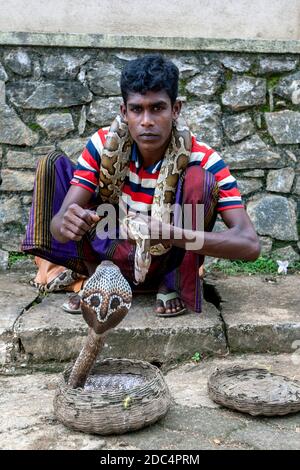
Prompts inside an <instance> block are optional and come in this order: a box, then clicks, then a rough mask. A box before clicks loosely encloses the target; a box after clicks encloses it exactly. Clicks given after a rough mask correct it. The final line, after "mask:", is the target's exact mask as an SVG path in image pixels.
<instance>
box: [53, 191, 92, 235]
mask: <svg viewBox="0 0 300 470" xmlns="http://www.w3.org/2000/svg"><path fill="white" fill-rule="evenodd" d="M91 197H92V193H91V192H90V191H88V190H87V189H84V188H82V187H81V186H75V185H72V186H71V187H70V189H69V191H68V192H67V194H66V197H65V199H64V201H63V203H62V206H61V208H60V210H59V212H58V213H57V214H56V215H55V216H54V217H53V219H52V221H51V225H50V230H51V233H52V235H53V237H54V238H55V239H56V240H57V241H59V242H61V243H66V242H68V241H70V240H73V241H79V240H81V239H82V237H83V235H84V234H85V233H86V232H87V231H88V230H89V229H90V228H91V227H92V226H93V225H94V224H95V223H96V222H98V221H99V220H100V217H99V216H98V215H97V214H96V213H95V212H93V211H91V210H89V209H85V207H86V206H87V204H88V203H89V202H90V200H91Z"/></svg>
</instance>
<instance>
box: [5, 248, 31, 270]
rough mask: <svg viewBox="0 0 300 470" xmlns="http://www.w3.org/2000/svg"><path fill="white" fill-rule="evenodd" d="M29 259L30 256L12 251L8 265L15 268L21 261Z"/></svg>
mask: <svg viewBox="0 0 300 470" xmlns="http://www.w3.org/2000/svg"><path fill="white" fill-rule="evenodd" d="M26 258H28V255H26V254H25V253H19V252H18V251H11V252H10V253H9V256H8V265H9V267H11V266H13V265H14V264H15V263H17V262H18V261H20V260H23V259H26Z"/></svg>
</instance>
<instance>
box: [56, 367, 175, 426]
mask: <svg viewBox="0 0 300 470" xmlns="http://www.w3.org/2000/svg"><path fill="white" fill-rule="evenodd" d="M71 370H72V366H68V367H67V369H66V370H65V371H64V373H63V377H62V379H61V381H60V383H59V385H58V388H57V390H56V394H55V397H54V412H55V416H56V418H57V419H58V420H59V421H61V422H62V423H63V424H64V425H65V426H67V427H69V428H72V429H76V430H78V431H83V432H87V433H91V434H101V435H107V434H122V433H125V432H129V431H134V430H137V429H140V428H143V427H145V426H148V425H150V424H152V423H154V422H155V421H157V420H158V419H160V418H162V417H163V416H164V415H165V414H166V413H167V411H168V409H169V407H170V404H171V395H170V392H169V389H168V387H167V384H166V382H165V380H164V378H163V375H162V374H161V372H160V370H159V369H158V368H157V367H155V366H153V365H151V364H149V363H148V362H144V361H137V360H130V359H104V360H101V361H98V362H96V363H95V365H94V368H93V371H92V372H91V374H90V376H89V377H88V380H87V382H86V384H85V387H84V388H76V389H73V388H71V387H69V386H68V385H67V383H68V378H69V375H70V373H71ZM89 383H90V384H92V385H90V386H89ZM93 383H94V385H93ZM95 384H97V385H95ZM99 384H100V385H99ZM97 387H98V389H97Z"/></svg>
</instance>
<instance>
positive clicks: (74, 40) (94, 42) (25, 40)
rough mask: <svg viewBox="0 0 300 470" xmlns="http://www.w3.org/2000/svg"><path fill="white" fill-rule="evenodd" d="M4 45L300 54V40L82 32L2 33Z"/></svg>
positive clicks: (0, 39) (0, 40)
mask: <svg viewBox="0 0 300 470" xmlns="http://www.w3.org/2000/svg"><path fill="white" fill-rule="evenodd" d="M0 45H2V46H41V47H45V46H47V47H49V46H53V47H83V48H87V47H89V48H92V47H95V48H103V49H138V50H139V49H144V50H149V49H150V50H165V51H168V50H171V51H172V50H173V51H174V50H176V51H216V52H222V51H227V52H264V53H279V54H285V53H292V54H299V53H300V41H298V40H290V41H288V40H269V39H263V40H261V39H259V40H258V39H208V38H198V37H192V38H187V37H155V36H117V35H109V34H79V33H27V32H0Z"/></svg>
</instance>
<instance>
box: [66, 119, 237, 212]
mask: <svg viewBox="0 0 300 470" xmlns="http://www.w3.org/2000/svg"><path fill="white" fill-rule="evenodd" d="M108 131H109V128H103V129H99V130H98V131H97V132H95V133H94V134H93V136H92V137H91V139H90V140H89V141H88V143H87V145H86V147H85V149H84V150H83V152H82V154H81V155H80V157H79V158H78V162H77V168H76V170H75V172H74V175H73V178H72V180H71V184H73V185H76V186H81V187H83V188H85V189H87V190H88V191H90V192H92V193H94V192H95V191H96V189H97V187H98V184H99V168H100V162H101V152H102V149H103V145H104V143H105V139H106V136H107V133H108ZM162 161H163V159H161V160H160V161H158V162H157V163H156V164H155V165H151V166H148V167H147V168H144V167H143V165H142V159H141V156H140V154H139V151H138V148H137V145H136V144H134V145H133V146H132V152H131V158H130V162H129V172H128V175H127V176H126V178H125V181H124V184H123V187H122V199H123V200H124V202H125V203H126V204H128V205H129V207H130V208H131V209H133V210H137V211H142V212H148V211H149V210H150V209H151V204H152V202H153V196H154V190H155V186H156V181H157V178H158V176H159V171H160V168H161V164H162ZM192 165H200V166H201V167H202V168H204V169H205V170H207V171H209V172H211V173H212V174H213V175H214V177H215V179H216V182H217V184H218V187H219V200H218V204H217V211H218V212H221V211H224V210H228V209H235V208H240V207H244V206H243V204H242V199H241V194H240V192H239V190H238V187H237V182H236V179H235V178H234V177H233V176H232V175H231V174H230V171H229V169H228V166H227V165H226V164H225V162H224V160H222V158H221V157H220V156H219V154H218V153H217V152H216V151H215V150H213V149H212V148H211V147H209V146H208V145H207V144H205V143H203V142H199V141H197V140H196V138H195V137H194V136H192V149H191V156H190V161H189V164H188V166H192Z"/></svg>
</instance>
